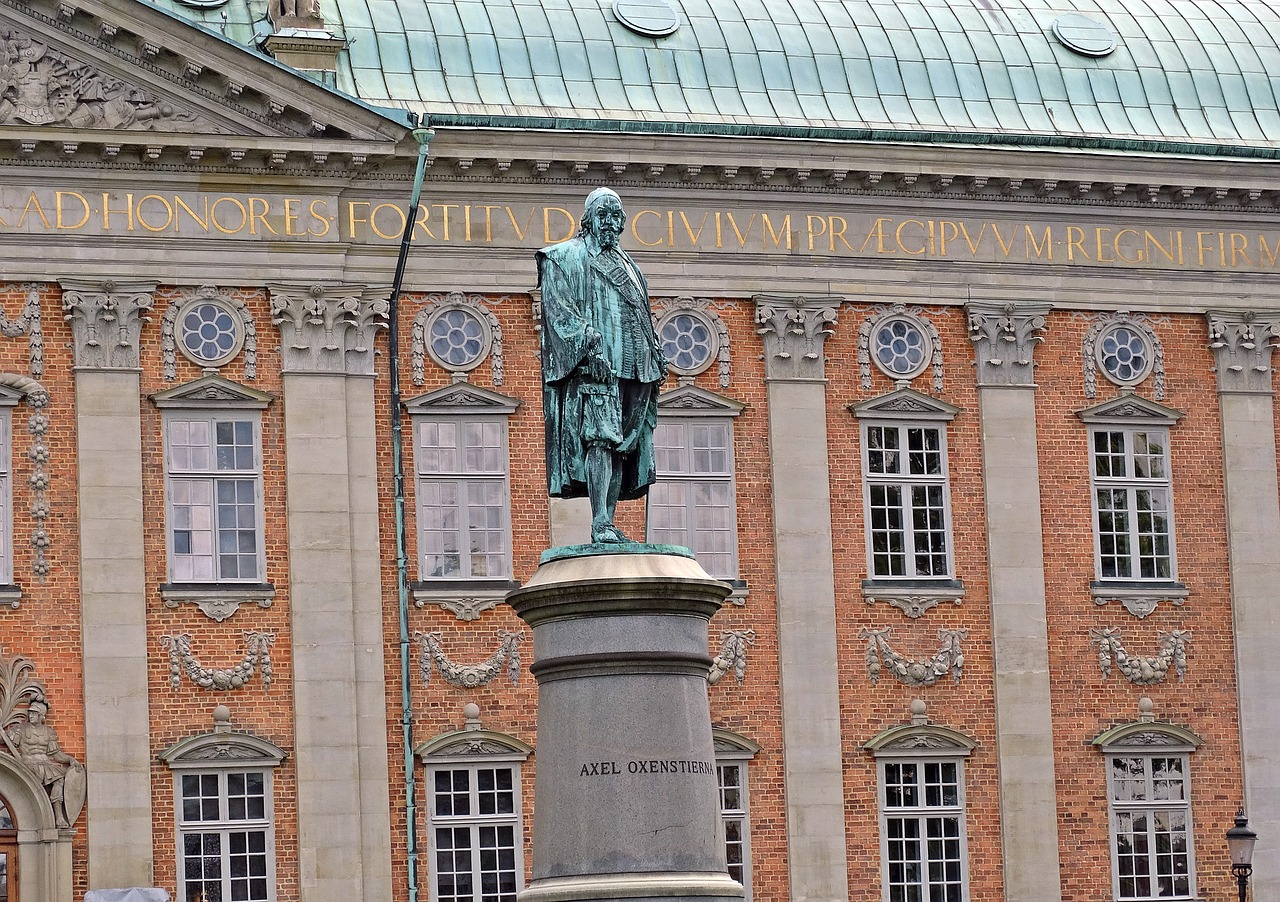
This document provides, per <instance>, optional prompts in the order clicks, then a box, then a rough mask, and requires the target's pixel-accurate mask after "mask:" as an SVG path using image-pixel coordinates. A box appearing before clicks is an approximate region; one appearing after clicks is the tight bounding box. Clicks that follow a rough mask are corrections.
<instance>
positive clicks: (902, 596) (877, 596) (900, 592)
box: [862, 579, 964, 620]
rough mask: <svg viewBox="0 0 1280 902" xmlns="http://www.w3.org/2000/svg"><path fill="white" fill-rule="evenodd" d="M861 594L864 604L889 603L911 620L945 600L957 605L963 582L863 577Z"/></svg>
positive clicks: (962, 593) (961, 594)
mask: <svg viewBox="0 0 1280 902" xmlns="http://www.w3.org/2000/svg"><path fill="white" fill-rule="evenodd" d="M862 597H863V598H865V599H866V601H867V604H875V603H876V602H877V601H882V602H884V603H885V604H887V605H892V606H893V607H895V608H897V609H898V610H900V611H901V612H902V613H904V614H906V615H907V616H908V617H910V618H912V619H913V620H914V619H916V618H918V617H921V616H923V615H924V612H925V611H927V610H929V609H930V608H932V607H935V606H936V605H939V604H942V603H943V602H944V601H950V602H953V603H955V604H959V603H960V599H961V598H963V597H964V583H963V582H961V581H960V580H958V579H864V580H863V581H862Z"/></svg>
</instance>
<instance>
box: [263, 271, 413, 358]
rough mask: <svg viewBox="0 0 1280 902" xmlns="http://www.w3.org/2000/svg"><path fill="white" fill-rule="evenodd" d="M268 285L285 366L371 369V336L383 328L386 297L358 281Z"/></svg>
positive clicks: (385, 325) (385, 321)
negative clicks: (347, 283)
mask: <svg viewBox="0 0 1280 902" xmlns="http://www.w3.org/2000/svg"><path fill="white" fill-rule="evenodd" d="M267 287H268V289H269V290H270V292H271V321H272V322H274V323H275V324H276V325H277V326H279V327H280V357H281V361H282V365H283V366H282V368H283V370H284V372H286V373H326V374H336V375H348V376H372V375H373V340H374V336H375V335H376V334H377V332H378V330H379V329H385V328H387V311H388V308H389V304H388V301H387V298H386V297H384V296H383V295H382V294H381V293H379V292H375V291H370V290H368V289H366V288H365V287H364V286H358V285H332V284H330V285H323V284H313V285H307V284H303V283H288V284H285V283H277V284H274V285H268V286H267Z"/></svg>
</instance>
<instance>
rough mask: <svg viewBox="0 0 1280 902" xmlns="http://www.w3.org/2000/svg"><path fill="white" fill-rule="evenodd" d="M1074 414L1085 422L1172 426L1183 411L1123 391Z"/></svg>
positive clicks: (1181, 415) (1180, 417)
mask: <svg viewBox="0 0 1280 902" xmlns="http://www.w3.org/2000/svg"><path fill="white" fill-rule="evenodd" d="M1076 416H1078V417H1079V418H1080V419H1082V420H1084V421H1085V422H1086V423H1123V424H1147V425H1151V426H1172V425H1173V424H1174V423H1176V422H1178V420H1180V419H1182V417H1183V413H1182V411H1180V410H1174V409H1173V408H1172V407H1166V406H1165V405H1163V404H1158V403H1156V402H1155V401H1149V400H1147V399H1146V398H1140V397H1138V396H1137V395H1135V394H1131V393H1129V392H1124V393H1122V394H1120V395H1119V396H1117V397H1115V398H1111V399H1110V400H1108V401H1103V402H1102V403H1101V404H1094V405H1093V406H1092V407H1086V408H1084V409H1083V410H1077V411H1076Z"/></svg>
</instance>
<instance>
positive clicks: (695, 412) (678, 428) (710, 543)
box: [647, 386, 743, 580]
mask: <svg viewBox="0 0 1280 902" xmlns="http://www.w3.org/2000/svg"><path fill="white" fill-rule="evenodd" d="M742 407H743V405H742V404H740V403H738V402H737V401H733V400H731V399H729V398H724V397H721V396H720V395H716V394H713V393H711V392H707V391H703V390H701V389H697V388H694V387H693V386H683V387H681V388H678V389H676V390H674V391H671V392H667V393H666V394H664V395H663V396H662V397H661V398H659V399H658V410H659V418H658V428H657V430H656V431H655V432H654V436H653V450H654V457H655V462H656V464H657V469H658V481H657V482H656V483H654V484H653V485H652V486H650V488H649V502H648V504H649V507H648V518H647V522H648V530H647V533H648V541H650V542H656V543H660V544H664V545H682V546H684V547H685V548H690V549H692V550H693V552H694V554H696V555H697V557H698V563H699V564H701V565H702V568H703V569H704V570H706V571H707V573H709V574H710V575H711V576H714V577H716V578H718V579H729V580H732V579H737V576H738V512H737V502H736V499H735V493H734V480H733V419H732V418H733V417H735V416H737V415H738V413H739V412H740V411H741V410H742ZM676 411H678V412H679V414H678V415H677V414H676V413H675V412H676Z"/></svg>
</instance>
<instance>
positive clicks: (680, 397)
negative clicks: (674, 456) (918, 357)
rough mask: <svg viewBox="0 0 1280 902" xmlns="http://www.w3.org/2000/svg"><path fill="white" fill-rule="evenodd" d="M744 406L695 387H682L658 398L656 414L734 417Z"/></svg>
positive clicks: (739, 402) (731, 399)
mask: <svg viewBox="0 0 1280 902" xmlns="http://www.w3.org/2000/svg"><path fill="white" fill-rule="evenodd" d="M746 406H747V405H745V404H743V403H742V402H741V401H735V400H733V398H726V397H725V396H724V395H718V394H716V393H715V392H710V391H707V390H706V389H703V388H698V387H697V386H696V385H682V386H680V387H679V388H674V389H672V390H671V391H669V392H663V393H662V394H661V395H659V396H658V412H659V413H664V414H669V415H671V416H719V417H736V416H737V415H738V414H740V413H742V409H743V408H744V407H746Z"/></svg>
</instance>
